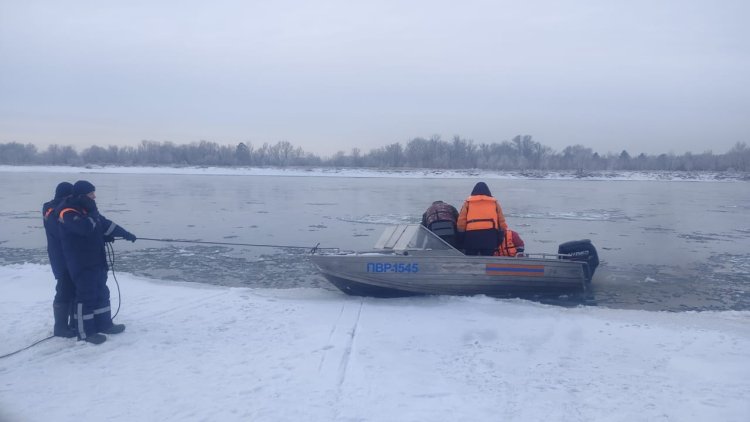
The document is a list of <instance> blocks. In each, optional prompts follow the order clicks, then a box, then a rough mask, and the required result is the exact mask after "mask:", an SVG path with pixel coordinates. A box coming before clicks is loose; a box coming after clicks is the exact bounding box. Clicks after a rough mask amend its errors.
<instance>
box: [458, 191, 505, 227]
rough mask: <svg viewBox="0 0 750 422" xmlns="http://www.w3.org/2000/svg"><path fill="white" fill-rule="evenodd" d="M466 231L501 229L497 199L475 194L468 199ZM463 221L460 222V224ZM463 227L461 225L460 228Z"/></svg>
mask: <svg viewBox="0 0 750 422" xmlns="http://www.w3.org/2000/svg"><path fill="white" fill-rule="evenodd" d="M466 207H467V212H466V223H465V224H466V225H465V226H464V227H463V229H464V230H465V231H472V230H486V229H495V230H497V229H499V226H500V224H499V223H498V217H497V201H495V198H493V197H491V196H485V195H473V196H470V197H469V198H468V199H466ZM460 223H462V222H459V224H460ZM460 229H461V227H460V226H459V230H460Z"/></svg>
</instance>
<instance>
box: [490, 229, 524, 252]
mask: <svg viewBox="0 0 750 422" xmlns="http://www.w3.org/2000/svg"><path fill="white" fill-rule="evenodd" d="M516 254H518V249H517V248H516V245H515V244H514V243H513V230H506V231H505V236H503V241H502V242H500V246H499V247H498V248H497V252H496V253H495V255H499V256H516Z"/></svg>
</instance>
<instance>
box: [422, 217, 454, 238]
mask: <svg viewBox="0 0 750 422" xmlns="http://www.w3.org/2000/svg"><path fill="white" fill-rule="evenodd" d="M427 228H428V229H430V231H431V232H433V233H435V234H436V235H438V236H440V237H443V236H455V234H456V224H455V223H454V222H452V221H436V222H434V223H432V224H430V225H429V226H428V227H427Z"/></svg>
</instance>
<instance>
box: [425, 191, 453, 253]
mask: <svg viewBox="0 0 750 422" xmlns="http://www.w3.org/2000/svg"><path fill="white" fill-rule="evenodd" d="M456 220H458V210H457V209H456V207H454V206H453V205H451V204H447V203H445V202H443V201H435V202H433V203H432V205H430V207H429V208H427V211H425V212H424V214H422V225H423V226H425V227H427V228H428V229H429V230H430V231H431V232H433V233H435V234H436V235H438V236H439V237H440V238H441V239H443V240H445V241H446V243H448V244H449V245H451V246H453V247H454V248H456V247H457V243H456V240H457V239H456Z"/></svg>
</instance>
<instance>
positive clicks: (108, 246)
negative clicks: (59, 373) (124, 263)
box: [0, 242, 122, 359]
mask: <svg viewBox="0 0 750 422" xmlns="http://www.w3.org/2000/svg"><path fill="white" fill-rule="evenodd" d="M104 245H105V246H106V249H107V258H108V259H109V267H110V268H111V269H112V278H114V279H115V284H116V285H117V311H116V312H115V314H114V315H112V320H114V319H115V317H116V316H117V314H118V313H119V312H120V306H121V304H122V294H121V293H120V283H119V282H118V281H117V276H115V248H114V246H112V244H111V243H109V242H105V243H104ZM53 337H55V336H54V335H52V336H49V337H47V338H43V339H41V340H37V341H36V342H34V343H32V344H30V345H28V346H26V347H24V348H22V349H18V350H16V351H15V352H11V353H8V354H5V355H2V356H0V359H4V358H7V357H10V356H13V355H15V354H17V353H20V352H23V351H24V350H28V349H31V348H32V347H34V346H36V345H37V344H39V343H41V342H43V341H47V340H49V339H51V338H53Z"/></svg>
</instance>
